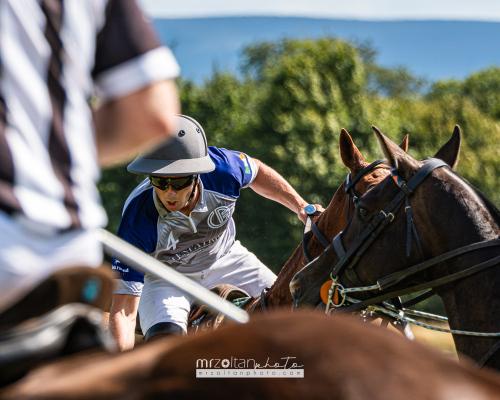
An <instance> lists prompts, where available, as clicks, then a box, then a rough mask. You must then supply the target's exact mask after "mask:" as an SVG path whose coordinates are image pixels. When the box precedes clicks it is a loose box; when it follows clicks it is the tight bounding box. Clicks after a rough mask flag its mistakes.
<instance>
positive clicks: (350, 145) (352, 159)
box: [339, 128, 366, 171]
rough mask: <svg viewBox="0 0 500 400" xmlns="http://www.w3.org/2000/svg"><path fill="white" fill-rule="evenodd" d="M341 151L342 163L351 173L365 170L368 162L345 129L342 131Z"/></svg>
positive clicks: (340, 138)
mask: <svg viewBox="0 0 500 400" xmlns="http://www.w3.org/2000/svg"><path fill="white" fill-rule="evenodd" d="M339 151H340V157H341V158H342V162H343V163H344V165H345V166H346V167H347V168H349V169H350V170H351V171H355V170H359V169H362V168H364V166H365V164H366V161H365V160H364V158H363V156H362V155H361V153H360V151H359V150H358V148H357V147H356V145H355V144H354V142H353V141H352V138H351V136H350V135H349V134H348V133H347V131H346V130H345V129H344V128H342V130H341V131H340V137H339Z"/></svg>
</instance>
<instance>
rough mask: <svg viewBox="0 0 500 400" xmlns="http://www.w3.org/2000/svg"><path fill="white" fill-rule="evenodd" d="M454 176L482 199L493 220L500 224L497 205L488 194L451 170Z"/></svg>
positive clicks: (499, 212)
mask: <svg viewBox="0 0 500 400" xmlns="http://www.w3.org/2000/svg"><path fill="white" fill-rule="evenodd" d="M450 171H451V172H453V174H455V176H457V177H458V178H459V179H460V180H461V181H462V182H463V183H464V184H465V185H467V186H468V187H469V188H471V189H472V190H473V191H474V193H475V194H476V195H477V196H478V197H479V198H480V199H481V200H482V201H483V203H484V205H485V206H486V208H487V209H488V211H489V213H490V214H491V216H492V217H493V219H494V220H495V222H496V223H497V224H498V225H499V226H500V210H499V209H498V207H497V206H496V205H495V203H493V202H492V201H491V200H490V199H489V197H488V196H486V195H485V194H484V193H483V192H481V190H479V189H478V188H477V187H475V186H474V185H472V184H471V183H470V182H468V181H467V180H465V179H464V178H462V177H461V176H460V175H458V174H457V173H456V172H455V171H453V170H451V169H450Z"/></svg>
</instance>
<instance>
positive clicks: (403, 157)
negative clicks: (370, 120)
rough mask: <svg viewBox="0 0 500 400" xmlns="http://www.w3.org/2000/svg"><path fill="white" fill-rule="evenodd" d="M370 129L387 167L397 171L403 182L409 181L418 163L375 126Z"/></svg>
mask: <svg viewBox="0 0 500 400" xmlns="http://www.w3.org/2000/svg"><path fill="white" fill-rule="evenodd" d="M372 129H373V131H374V132H375V137H376V138H377V140H378V143H379V145H380V148H381V150H382V152H383V153H384V156H385V158H386V159H387V162H388V163H389V165H390V166H391V167H392V168H394V169H395V170H397V171H398V173H399V174H400V175H401V178H403V179H404V180H408V179H410V178H411V176H412V175H413V174H414V173H415V171H416V170H417V169H418V168H419V164H418V162H417V161H416V160H414V159H413V158H411V157H410V156H408V155H407V154H406V153H405V152H404V151H403V150H402V149H401V148H400V147H399V146H398V145H397V144H395V143H394V142H392V141H391V140H390V139H388V138H387V137H385V136H384V135H383V134H382V132H380V130H379V129H378V128H377V127H376V126H372Z"/></svg>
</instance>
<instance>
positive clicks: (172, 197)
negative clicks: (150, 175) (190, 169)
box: [154, 176, 196, 212]
mask: <svg viewBox="0 0 500 400" xmlns="http://www.w3.org/2000/svg"><path fill="white" fill-rule="evenodd" d="M162 178H180V177H179V176H175V177H174V176H172V177H169V176H165V177H162ZM195 182H196V180H195V181H193V182H192V183H191V185H189V186H188V187H186V188H184V189H181V190H175V189H174V188H173V187H172V185H169V186H168V187H167V188H166V189H165V190H162V189H159V188H157V187H156V186H154V189H155V191H156V194H157V195H158V198H159V199H160V201H161V202H162V203H163V205H164V206H165V208H166V209H167V210H168V211H170V212H174V211H179V210H180V209H181V208H183V207H184V206H186V205H187V202H188V200H189V196H191V192H192V191H193V187H194V184H195Z"/></svg>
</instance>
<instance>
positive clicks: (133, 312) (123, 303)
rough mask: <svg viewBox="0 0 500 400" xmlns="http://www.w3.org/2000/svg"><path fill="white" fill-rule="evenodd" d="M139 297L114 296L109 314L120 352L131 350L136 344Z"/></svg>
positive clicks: (112, 332)
mask: <svg viewBox="0 0 500 400" xmlns="http://www.w3.org/2000/svg"><path fill="white" fill-rule="evenodd" d="M139 300H140V297H139V296H133V295H129V294H114V295H113V303H112V304H111V310H110V312H109V330H108V333H109V334H110V335H111V337H112V338H113V340H114V341H115V342H116V343H117V344H118V349H119V350H120V351H124V350H131V349H133V348H134V343H135V321H136V317H137V308H138V307H139Z"/></svg>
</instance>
